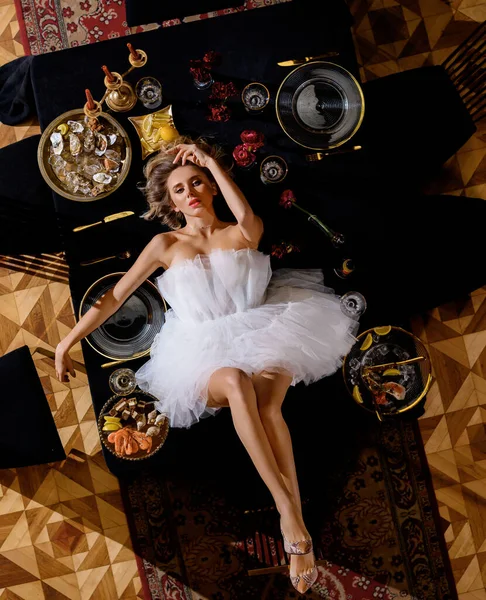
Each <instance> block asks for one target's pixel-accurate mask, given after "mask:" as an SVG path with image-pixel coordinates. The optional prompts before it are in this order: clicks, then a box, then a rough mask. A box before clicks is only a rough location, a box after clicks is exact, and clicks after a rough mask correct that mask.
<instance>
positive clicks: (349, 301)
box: [339, 292, 367, 320]
mask: <svg viewBox="0 0 486 600" xmlns="http://www.w3.org/2000/svg"><path fill="white" fill-rule="evenodd" d="M339 303H340V305H341V310H342V311H343V313H344V314H345V315H346V316H347V317H349V318H351V319H355V320H358V319H359V318H360V317H361V315H362V314H363V313H364V312H365V310H366V306H367V305H366V299H365V297H364V296H363V294H360V293H359V292H346V293H345V294H343V295H342V296H341V298H340V300H339Z"/></svg>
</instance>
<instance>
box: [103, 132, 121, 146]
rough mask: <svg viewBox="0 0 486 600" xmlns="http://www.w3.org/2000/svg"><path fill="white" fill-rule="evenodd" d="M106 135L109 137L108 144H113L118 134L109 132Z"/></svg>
mask: <svg viewBox="0 0 486 600" xmlns="http://www.w3.org/2000/svg"><path fill="white" fill-rule="evenodd" d="M106 137H107V138H108V145H110V146H113V144H114V143H115V142H116V139H117V137H118V136H117V135H116V133H109V134H108V135H107V136H106Z"/></svg>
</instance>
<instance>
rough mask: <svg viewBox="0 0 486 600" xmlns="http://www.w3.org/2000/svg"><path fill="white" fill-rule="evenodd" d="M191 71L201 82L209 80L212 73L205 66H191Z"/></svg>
mask: <svg viewBox="0 0 486 600" xmlns="http://www.w3.org/2000/svg"><path fill="white" fill-rule="evenodd" d="M189 71H190V73H191V75H192V76H193V77H194V79H195V80H196V81H199V82H200V83H204V82H205V81H209V80H210V79H211V74H210V73H209V71H208V70H207V69H206V68H204V67H191V68H190V69H189Z"/></svg>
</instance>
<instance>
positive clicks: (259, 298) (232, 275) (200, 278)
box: [157, 248, 272, 323]
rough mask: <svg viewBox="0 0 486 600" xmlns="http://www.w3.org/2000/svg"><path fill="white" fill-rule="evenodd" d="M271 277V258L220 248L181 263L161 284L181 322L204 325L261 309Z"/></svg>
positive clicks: (168, 272)
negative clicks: (235, 314)
mask: <svg viewBox="0 0 486 600" xmlns="http://www.w3.org/2000/svg"><path fill="white" fill-rule="evenodd" d="M271 276H272V269H271V267H270V256H268V255H266V254H263V253H262V252H260V251H258V250H252V249H251V248H243V249H241V250H224V249H220V248H218V249H215V250H212V251H211V252H210V253H209V254H198V255H197V256H195V257H194V258H191V259H185V260H182V261H179V262H177V263H176V264H175V265H173V266H172V267H170V268H169V269H167V270H166V271H165V272H164V273H163V274H162V275H161V276H160V277H158V278H157V285H158V288H159V290H160V293H161V294H162V296H163V297H164V298H165V299H166V300H167V302H168V303H169V304H170V306H171V308H172V310H173V311H174V313H175V314H176V315H177V317H178V318H179V319H180V320H181V321H184V322H188V323H200V322H202V321H207V320H214V319H218V318H220V317H224V316H226V315H230V314H233V313H236V312H242V311H246V310H248V309H250V308H254V307H256V306H259V305H260V304H261V303H262V302H263V301H264V298H265V292H266V289H267V286H268V283H269V281H270V279H271Z"/></svg>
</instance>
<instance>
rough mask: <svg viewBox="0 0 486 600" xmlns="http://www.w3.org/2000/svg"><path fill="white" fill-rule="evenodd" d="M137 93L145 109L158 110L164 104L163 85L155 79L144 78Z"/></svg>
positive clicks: (138, 85) (140, 81)
mask: <svg viewBox="0 0 486 600" xmlns="http://www.w3.org/2000/svg"><path fill="white" fill-rule="evenodd" d="M135 93H136V94H137V98H138V99H139V100H140V102H141V103H142V104H143V105H144V106H145V108H158V107H159V106H160V105H161V104H162V85H161V83H160V81H159V80H158V79H155V77H142V79H140V80H139V81H138V82H137V86H136V88H135Z"/></svg>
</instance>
